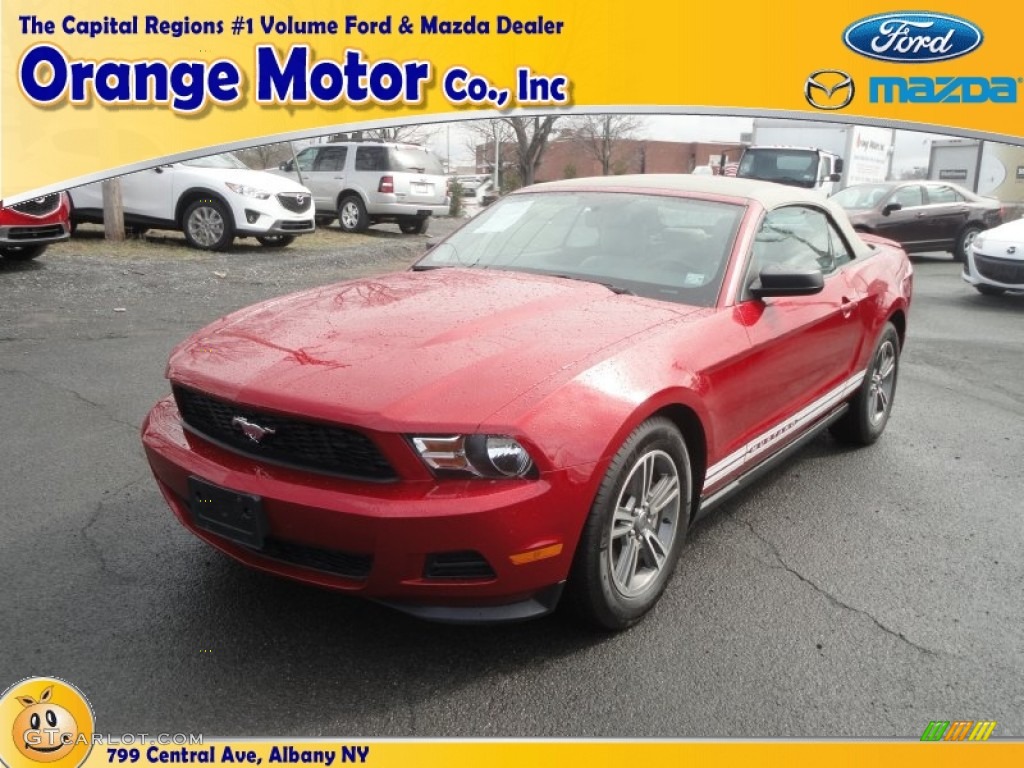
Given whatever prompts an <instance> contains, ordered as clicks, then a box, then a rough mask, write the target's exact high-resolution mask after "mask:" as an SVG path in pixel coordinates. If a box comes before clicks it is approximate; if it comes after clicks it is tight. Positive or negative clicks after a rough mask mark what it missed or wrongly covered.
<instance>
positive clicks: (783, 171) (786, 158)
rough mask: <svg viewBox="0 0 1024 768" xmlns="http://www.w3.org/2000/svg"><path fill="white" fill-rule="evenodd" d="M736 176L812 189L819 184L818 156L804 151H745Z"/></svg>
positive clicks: (810, 151)
mask: <svg viewBox="0 0 1024 768" xmlns="http://www.w3.org/2000/svg"><path fill="white" fill-rule="evenodd" d="M736 175H737V176H740V177H742V178H745V179H762V180H764V181H776V182H779V183H782V184H789V185H790V186H794V187H807V188H812V187H814V186H815V185H816V184H817V182H818V153H817V152H815V151H812V150H807V149H785V148H782V149H748V150H747V151H746V152H744V153H743V158H742V159H741V160H740V165H739V169H738V170H737V171H736Z"/></svg>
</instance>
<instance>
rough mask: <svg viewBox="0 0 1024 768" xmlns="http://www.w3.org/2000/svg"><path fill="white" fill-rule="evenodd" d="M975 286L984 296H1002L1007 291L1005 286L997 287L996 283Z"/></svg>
mask: <svg viewBox="0 0 1024 768" xmlns="http://www.w3.org/2000/svg"><path fill="white" fill-rule="evenodd" d="M974 288H975V290H977V291H978V293H980V294H981V295H982V296H1002V295H1003V294H1004V293H1006V289H1005V288H996V287H995V286H994V285H976V286H974Z"/></svg>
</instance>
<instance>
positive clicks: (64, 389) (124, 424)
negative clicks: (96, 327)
mask: <svg viewBox="0 0 1024 768" xmlns="http://www.w3.org/2000/svg"><path fill="white" fill-rule="evenodd" d="M0 374H7V375H11V376H24V377H25V378H26V379H28V380H30V381H34V382H36V383H37V384H43V385H44V386H47V387H51V388H53V389H56V390H58V391H60V392H64V393H66V394H68V395H71V396H72V397H74V398H75V399H76V400H79V401H81V402H83V403H85V404H86V405H88V406H90V407H92V408H95V409H97V410H99V411H100V412H101V413H102V414H103V417H104V418H105V419H107V421H111V422H113V423H114V424H120V425H121V426H122V427H128V428H129V429H131V430H132V431H133V432H136V433H138V431H139V425H138V424H132V423H131V422H128V421H124V420H122V419H119V418H117V417H116V416H113V415H111V414H110V413H109V412H108V411H107V408H106V406H104V405H103V404H102V403H97V402H96V401H95V400H90V399H89V398H87V397H86V396H85V395H83V394H82V393H81V392H78V391H76V390H74V389H71V388H70V387H65V386H64V385H62V384H55V383H53V382H52V381H47V380H46V379H41V378H39V377H38V376H35V375H33V374H31V373H29V372H28V371H23V370H20V369H18V368H0Z"/></svg>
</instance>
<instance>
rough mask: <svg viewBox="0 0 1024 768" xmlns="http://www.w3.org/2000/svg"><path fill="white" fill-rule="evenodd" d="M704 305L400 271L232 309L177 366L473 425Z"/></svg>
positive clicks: (578, 287) (332, 403)
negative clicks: (616, 348) (549, 383)
mask: <svg viewBox="0 0 1024 768" xmlns="http://www.w3.org/2000/svg"><path fill="white" fill-rule="evenodd" d="M697 311H699V310H698V309H697V308H695V307H689V306H686V305H678V304H669V303H666V302H659V301H653V300H650V299H644V298H639V297H633V296H626V295H618V294H615V293H612V292H611V291H609V290H608V289H607V288H605V287H603V286H600V285H597V284H594V283H587V282H581V281H576V280H568V279H563V278H555V277H541V276H537V275H527V274H523V273H513V272H502V271H492V270H481V269H472V270H471V269H454V268H452V269H448V268H446V269H436V270H430V271H422V272H412V271H410V272H401V273H396V274H392V275H385V276H383V277H378V278H371V279H363V280H356V281H353V282H348V283H342V284H338V285H332V286H327V287H324V288H318V289H315V290H311V291H307V292H303V293H299V294H294V295H292V296H287V297H284V298H280V299H274V300H271V301H267V302H264V303H262V304H257V305H255V306H253V307H250V308H248V309H245V310H242V311H240V312H237V313H235V314H234V315H229V316H227V317H225V318H223V319H221V320H220V321H218V322H216V323H214V324H213V325H211V326H209V327H208V328H206V329H204V330H202V331H200V332H199V333H197V334H196V335H194V336H193V337H192V338H191V339H189V340H187V341H186V342H184V343H183V344H182V345H180V346H179V347H178V348H177V349H176V350H175V351H174V353H173V354H172V357H171V360H170V363H169V365H168V377H169V378H170V379H171V380H172V382H174V383H177V384H181V385H185V386H189V387H193V388H196V389H199V390H202V391H205V392H208V393H210V394H212V395H215V396H220V397H224V398H227V399H231V400H237V401H240V402H242V403H246V404H249V405H253V406H258V407H263V408H269V409H273V410H279V411H283V412H286V413H288V412H290V413H299V414H304V415H307V416H311V417H314V418H319V419H324V420H328V421H337V422H342V423H359V424H363V425H365V426H367V427H370V428H376V429H384V430H401V429H405V428H408V427H411V426H417V427H418V428H421V429H431V428H435V429H446V430H453V429H465V430H467V431H470V430H473V429H474V428H476V427H477V426H478V425H479V424H480V423H481V422H483V421H484V420H485V419H486V418H487V417H488V416H489V415H491V414H493V413H494V412H495V411H497V410H498V409H500V408H501V407H502V406H504V405H505V404H507V403H509V402H511V401H512V400H513V399H514V398H516V397H518V396H520V395H522V394H523V393H525V392H526V391H527V390H529V389H531V388H533V387H536V386H538V385H540V384H542V383H543V382H545V381H564V380H566V379H568V378H570V377H571V376H572V375H574V373H575V372H578V370H580V369H581V368H583V367H585V366H587V365H588V361H590V362H589V364H593V362H594V361H595V356H596V357H597V358H600V357H602V354H611V350H610V348H613V347H615V346H617V345H621V344H625V343H631V342H634V341H635V340H636V337H637V336H638V335H639V334H642V333H644V332H645V331H648V330H649V329H652V328H654V327H656V326H659V325H661V324H664V323H667V322H669V321H671V320H677V319H679V318H680V316H685V315H688V314H692V313H694V312H697ZM552 386H553V384H552Z"/></svg>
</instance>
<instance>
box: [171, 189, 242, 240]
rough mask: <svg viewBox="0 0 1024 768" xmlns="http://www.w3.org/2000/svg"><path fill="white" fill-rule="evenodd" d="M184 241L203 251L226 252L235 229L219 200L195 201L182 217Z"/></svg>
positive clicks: (225, 208)
mask: <svg viewBox="0 0 1024 768" xmlns="http://www.w3.org/2000/svg"><path fill="white" fill-rule="evenodd" d="M182 231H183V232H184V233H185V240H187V241H188V244H189V245H191V246H192V247H193V248H199V249H200V250H203V251H226V250H227V249H228V248H230V247H231V243H232V241H233V240H234V239H235V227H234V224H233V222H232V220H231V213H230V212H229V211H228V209H227V206H225V205H224V203H222V202H220V201H219V200H214V199H212V198H204V199H202V200H196V201H195V202H194V203H192V205H190V206H189V207H188V208H186V209H185V215H184V216H183V217H182Z"/></svg>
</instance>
